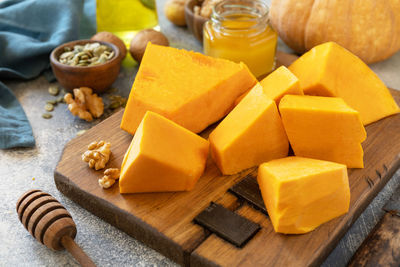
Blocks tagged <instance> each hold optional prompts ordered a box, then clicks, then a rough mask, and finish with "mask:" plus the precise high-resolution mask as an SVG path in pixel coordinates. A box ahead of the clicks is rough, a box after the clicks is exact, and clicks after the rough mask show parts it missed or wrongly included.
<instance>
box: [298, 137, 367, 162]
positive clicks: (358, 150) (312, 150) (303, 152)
mask: <svg viewBox="0 0 400 267" xmlns="http://www.w3.org/2000/svg"><path fill="white" fill-rule="evenodd" d="M291 144H292V149H293V151H296V152H295V155H298V156H302V157H308V158H314V159H320V160H328V161H332V162H336V163H341V164H344V165H346V166H347V168H364V151H363V148H362V146H361V144H360V143H359V142H354V141H349V142H346V141H344V142H337V141H330V140H327V141H319V142H312V140H309V139H307V140H301V139H298V140H295V141H293V142H291Z"/></svg>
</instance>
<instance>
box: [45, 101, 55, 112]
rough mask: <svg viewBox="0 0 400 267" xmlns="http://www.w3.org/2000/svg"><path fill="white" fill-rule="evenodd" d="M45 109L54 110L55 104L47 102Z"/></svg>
mask: <svg viewBox="0 0 400 267" xmlns="http://www.w3.org/2000/svg"><path fill="white" fill-rule="evenodd" d="M44 109H45V110H46V111H53V110H54V105H53V104H49V103H47V104H46V105H45V106H44Z"/></svg>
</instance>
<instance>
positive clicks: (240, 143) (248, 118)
mask: <svg viewBox="0 0 400 267" xmlns="http://www.w3.org/2000/svg"><path fill="white" fill-rule="evenodd" d="M209 140H210V144H211V156H212V158H213V159H214V161H215V163H216V164H217V166H218V168H219V169H220V170H221V172H222V173H223V174H225V175H226V174H235V173H238V172H240V171H242V170H244V169H247V168H250V167H253V166H256V165H258V164H261V163H263V162H265V161H268V160H271V159H275V158H282V157H285V156H287V154H288V150H289V143H288V139H287V136H286V133H285V130H284V129H283V125H282V121H281V118H280V116H279V113H278V109H277V107H276V104H275V102H274V101H272V100H270V99H269V98H268V97H267V96H266V95H265V94H264V93H263V90H262V88H260V87H256V88H253V89H252V90H251V91H250V92H249V94H248V95H246V96H245V97H244V99H243V100H242V101H241V102H240V103H239V104H238V105H237V106H236V107H235V108H234V109H233V110H232V111H231V113H229V114H228V116H227V117H226V118H225V119H224V120H223V121H222V122H221V123H220V124H219V125H218V126H217V128H215V130H214V131H213V132H212V133H211V134H210V138H209Z"/></svg>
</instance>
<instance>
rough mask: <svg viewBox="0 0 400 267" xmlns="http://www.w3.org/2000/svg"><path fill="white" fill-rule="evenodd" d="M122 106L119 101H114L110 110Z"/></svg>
mask: <svg viewBox="0 0 400 267" xmlns="http://www.w3.org/2000/svg"><path fill="white" fill-rule="evenodd" d="M120 106H121V104H120V103H119V102H118V101H113V102H111V104H110V106H109V108H111V109H116V108H119V107H120Z"/></svg>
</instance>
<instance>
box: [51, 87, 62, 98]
mask: <svg viewBox="0 0 400 267" xmlns="http://www.w3.org/2000/svg"><path fill="white" fill-rule="evenodd" d="M59 92H60V90H59V89H58V86H57V85H51V86H50V87H49V94H51V95H54V96H56V95H58V93H59Z"/></svg>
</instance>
